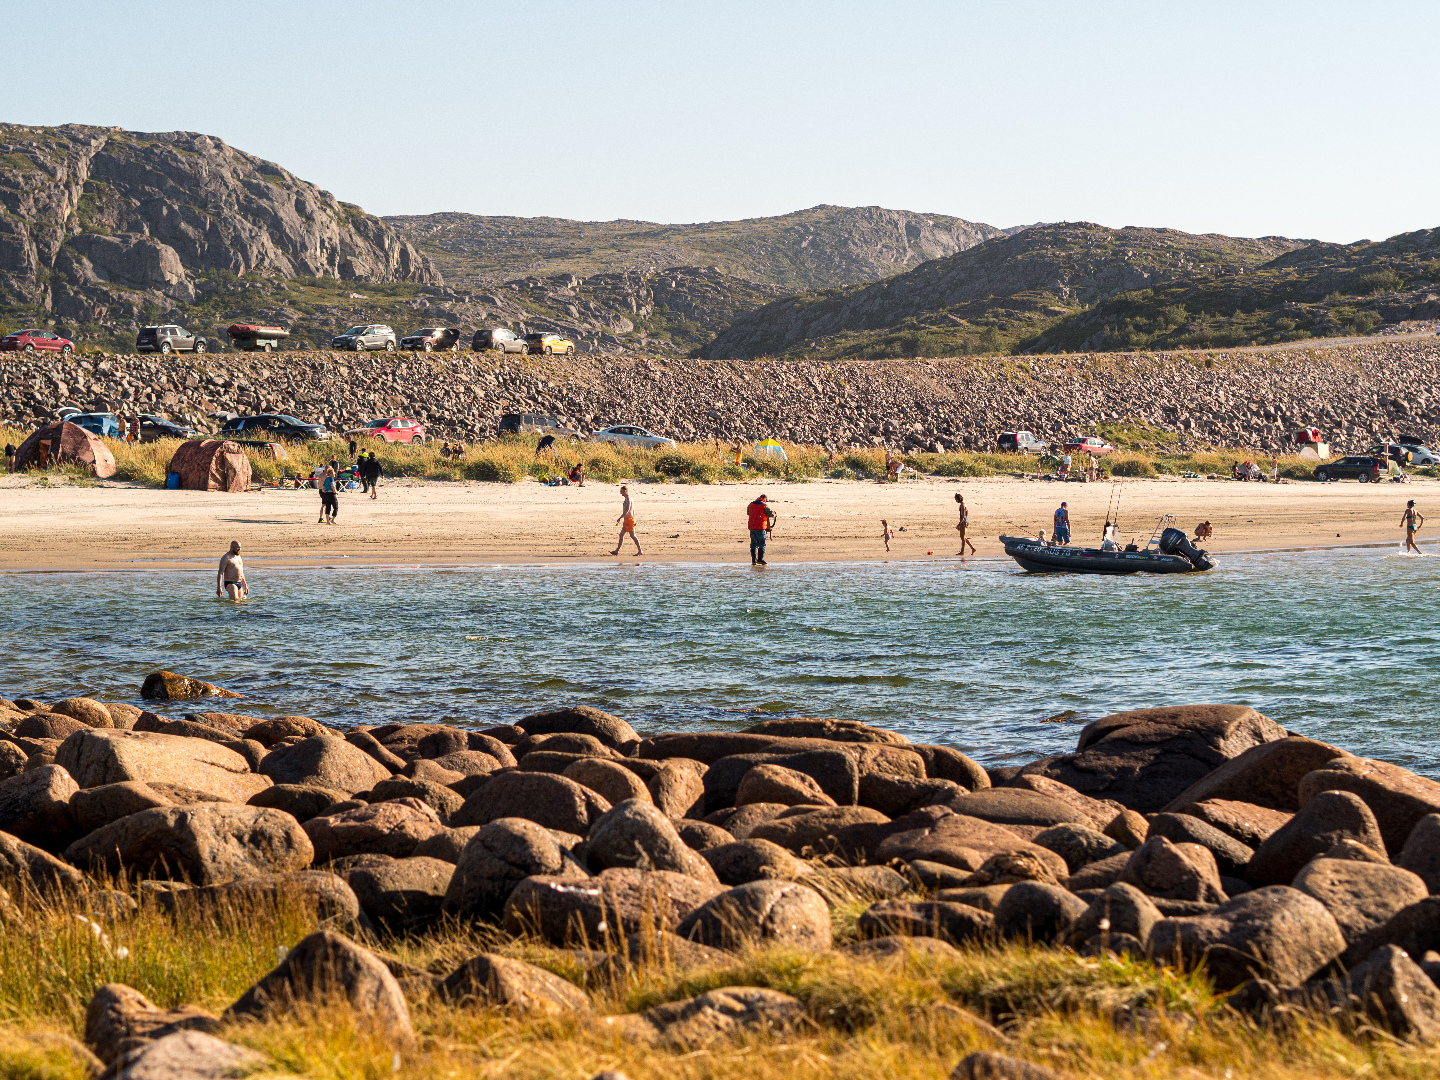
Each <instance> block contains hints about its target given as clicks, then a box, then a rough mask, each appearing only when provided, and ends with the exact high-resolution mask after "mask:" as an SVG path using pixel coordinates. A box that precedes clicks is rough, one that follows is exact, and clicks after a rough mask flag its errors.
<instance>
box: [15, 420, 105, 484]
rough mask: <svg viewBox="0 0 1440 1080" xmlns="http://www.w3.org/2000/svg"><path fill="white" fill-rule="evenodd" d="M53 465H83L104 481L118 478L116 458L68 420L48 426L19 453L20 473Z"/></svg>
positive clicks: (30, 439) (98, 440)
mask: <svg viewBox="0 0 1440 1080" xmlns="http://www.w3.org/2000/svg"><path fill="white" fill-rule="evenodd" d="M52 465H80V466H82V467H84V468H86V469H88V470H89V471H90V472H91V473H92V474H93V475H95V476H98V477H100V478H101V479H104V478H105V477H107V476H114V475H115V455H113V454H112V453H110V451H109V450H107V449H106V447H105V444H104V443H103V442H101V441H100V437H99V436H98V435H92V434H91V433H90V432H88V431H86V430H85V429H84V428H82V427H81V426H80V425H79V424H72V423H70V421H68V420H56V421H55V422H54V423H52V424H46V425H45V426H44V427H42V428H41V429H40V430H39V431H37V432H35V433H34V434H33V435H31V436H30V437H29V438H28V439H26V440H25V441H24V442H23V443H21V444H20V449H19V450H17V451H15V471H16V472H19V471H20V470H21V469H29V468H41V469H48V468H49V467H50V466H52Z"/></svg>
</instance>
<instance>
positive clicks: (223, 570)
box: [215, 540, 250, 601]
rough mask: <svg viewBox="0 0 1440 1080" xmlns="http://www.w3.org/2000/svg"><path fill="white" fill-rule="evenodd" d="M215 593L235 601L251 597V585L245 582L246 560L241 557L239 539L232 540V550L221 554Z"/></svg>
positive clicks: (216, 573) (216, 575)
mask: <svg viewBox="0 0 1440 1080" xmlns="http://www.w3.org/2000/svg"><path fill="white" fill-rule="evenodd" d="M222 586H223V591H222ZM215 595H216V596H223V597H228V598H229V599H231V600H235V601H239V600H241V599H242V598H243V599H247V600H248V599H249V598H250V586H249V585H247V584H246V582H245V560H244V559H242V558H240V541H239V540H232V541H230V550H229V551H227V552H226V553H225V554H224V555H221V556H220V568H219V569H218V570H216V571H215Z"/></svg>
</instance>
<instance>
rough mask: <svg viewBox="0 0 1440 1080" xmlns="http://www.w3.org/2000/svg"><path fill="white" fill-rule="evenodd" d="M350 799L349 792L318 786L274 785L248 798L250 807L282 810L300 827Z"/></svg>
mask: <svg viewBox="0 0 1440 1080" xmlns="http://www.w3.org/2000/svg"><path fill="white" fill-rule="evenodd" d="M349 798H350V794H349V792H345V791H340V790H338V789H336V788H327V787H320V786H319V785H318V784H276V785H275V786H273V787H268V788H266V789H265V790H264V791H257V792H256V793H255V794H254V795H252V796H250V800H249V803H250V805H251V806H268V807H269V808H270V809H272V810H284V811H285V813H287V814H289V815H290V816H291V817H293V818H294V819H295V820H296V821H298V822H300V823H301V824H302V825H303V824H304V823H305V822H307V821H309V820H310V819H311V818H313V817H319V816H320V815H321V814H323V813H325V811H326V810H328V809H329V808H330V807H332V806H334V805H335V804H336V803H339V802H345V801H346V800H347V799H349Z"/></svg>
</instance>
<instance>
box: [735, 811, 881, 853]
mask: <svg viewBox="0 0 1440 1080" xmlns="http://www.w3.org/2000/svg"><path fill="white" fill-rule="evenodd" d="M750 805H751V806H773V805H774V804H773V803H752V804H750ZM744 809H745V808H743V807H742V811H743V810H744ZM889 824H890V819H889V818H887V817H886V816H885V815H884V814H882V813H880V811H878V810H871V809H870V808H869V807H867V806H831V807H819V808H816V809H811V808H809V807H804V806H797V807H793V808H792V809H791V810H790V811H788V812H786V811H782V812H781V813H780V815H779V816H776V817H772V818H770V819H769V820H764V821H761V822H760V823H758V824H756V825H755V826H753V827H752V828H750V829H749V830H748V832H747V834H746V836H744V837H741V836H739V834H738V833H737V834H736V838H737V839H756V840H769V841H770V842H771V843H774V844H779V845H780V846H781V847H783V848H785V849H786V850H787V851H790V852H793V853H794V854H796V855H804V854H805V853H806V851H807V849H808V850H809V851H811V852H813V853H815V854H817V855H828V854H838V855H840V856H842V857H844V858H847V859H851V860H854V859H855V858H856V857H857V856H858V855H859V854H860V853H861V852H863V851H864V850H866V849H867V848H868V847H869V846H870V842H871V841H872V840H873V841H875V842H878V839H879V833H877V832H875V828H876V827H877V826H884V825H889ZM728 826H729V823H728V822H727V827H728ZM731 832H735V830H733V829H731Z"/></svg>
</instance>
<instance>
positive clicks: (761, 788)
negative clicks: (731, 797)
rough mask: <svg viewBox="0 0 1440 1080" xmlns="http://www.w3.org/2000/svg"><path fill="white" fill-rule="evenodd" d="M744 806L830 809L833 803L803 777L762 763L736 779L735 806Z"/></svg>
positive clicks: (782, 768)
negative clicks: (737, 781) (780, 805)
mask: <svg viewBox="0 0 1440 1080" xmlns="http://www.w3.org/2000/svg"><path fill="white" fill-rule="evenodd" d="M842 757H843V755H842ZM846 760H848V759H846ZM747 803H780V804H782V805H784V806H801V805H808V806H834V805H835V800H834V799H832V798H831V797H830V796H829V795H827V794H825V792H824V791H823V790H821V788H820V785H819V784H818V783H816V782H815V780H814V779H813V778H811V777H810V776H808V775H807V774H805V773H802V772H797V771H796V770H794V769H789V768H786V767H785V766H784V765H774V764H770V763H768V762H766V763H762V764H759V765H754V766H752V767H751V768H750V769H749V770H748V771H747V772H746V773H745V775H744V776H742V777H741V778H740V786H739V787H738V788H736V789H735V805H736V806H745V805H746V804H747Z"/></svg>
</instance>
